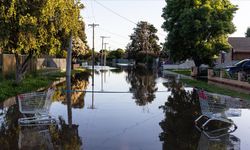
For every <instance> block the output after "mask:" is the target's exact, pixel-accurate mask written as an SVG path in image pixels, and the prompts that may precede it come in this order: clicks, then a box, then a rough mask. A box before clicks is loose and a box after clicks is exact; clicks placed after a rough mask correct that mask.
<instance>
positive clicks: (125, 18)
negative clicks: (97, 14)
mask: <svg viewBox="0 0 250 150" xmlns="http://www.w3.org/2000/svg"><path fill="white" fill-rule="evenodd" d="M93 1H95V2H96V3H97V4H99V5H100V6H102V7H103V8H105V9H106V10H108V11H110V12H112V13H113V14H115V15H117V16H119V17H121V18H123V19H124V20H126V21H128V22H130V23H132V24H135V25H137V23H135V22H134V21H132V20H130V19H129V18H127V17H124V16H122V15H120V14H119V13H117V12H115V11H114V10H112V9H110V8H108V7H107V6H105V5H103V4H102V3H100V2H99V1H97V0H93ZM156 34H158V35H160V36H164V37H166V36H167V35H164V34H162V33H156Z"/></svg>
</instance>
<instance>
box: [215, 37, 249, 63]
mask: <svg viewBox="0 0 250 150" xmlns="http://www.w3.org/2000/svg"><path fill="white" fill-rule="evenodd" d="M228 42H229V44H230V45H231V49H230V50H229V51H228V52H224V51H221V53H220V56H219V58H218V60H217V63H218V64H232V63H233V62H235V61H239V60H242V59H246V58H250V38H249V37H229V38H228Z"/></svg>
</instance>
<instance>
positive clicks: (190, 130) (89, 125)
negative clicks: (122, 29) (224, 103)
mask: <svg viewBox="0 0 250 150" xmlns="http://www.w3.org/2000/svg"><path fill="white" fill-rule="evenodd" d="M91 81H92V80H91V75H90V73H81V74H76V75H75V76H73V77H72V80H71V90H72V93H71V96H70V98H71V107H67V98H66V94H65V91H66V86H67V85H66V82H62V83H60V84H58V85H57V86H56V91H55V94H54V96H53V102H52V105H51V108H50V113H51V115H52V116H54V117H55V118H56V119H57V120H58V124H57V125H53V126H42V127H41V126H36V127H19V126H18V123H17V120H18V118H19V117H21V116H22V115H21V114H20V113H19V111H18V105H17V103H16V100H15V98H12V99H9V100H6V101H5V102H4V103H3V104H2V105H1V112H2V113H1V123H2V126H1V131H0V143H1V145H2V146H3V149H18V147H19V148H21V149H27V148H31V147H32V148H34V147H37V146H38V147H41V148H45V149H84V150H100V149H105V150H106V149H107V150H160V149H163V150H167V149H178V150H188V149H190V150H193V149H222V150H223V149H225V150H226V149H242V150H245V149H248V148H249V147H250V140H249V138H248V136H249V135H250V124H249V123H248V121H249V120H250V110H249V108H250V107H249V106H250V105H249V102H248V101H236V100H232V101H233V102H232V107H233V104H235V103H237V109H238V110H241V114H240V116H237V117H236V116H235V117H231V118H230V119H232V120H233V121H234V122H235V124H236V125H237V126H238V128H237V129H236V131H234V132H233V133H231V134H229V135H226V136H224V137H223V138H221V139H220V140H212V141H211V140H209V139H208V138H207V137H205V136H204V135H203V134H201V133H200V132H199V131H198V130H197V129H196V128H195V126H194V120H195V119H196V118H197V117H198V116H199V115H200V113H201V111H200V105H199V100H198V97H197V93H196V92H195V91H193V90H192V88H188V87H185V89H184V88H183V86H182V83H179V82H176V77H175V76H172V75H167V74H157V73H155V72H153V71H149V70H145V69H143V68H141V69H137V70H133V69H124V70H121V69H114V70H104V71H102V70H96V71H95V83H94V91H96V92H94V93H92V92H91V91H92V83H91ZM83 91H87V92H83ZM235 101H236V102H235ZM41 133H42V134H41ZM33 146H34V147H33Z"/></svg>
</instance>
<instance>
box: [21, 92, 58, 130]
mask: <svg viewBox="0 0 250 150" xmlns="http://www.w3.org/2000/svg"><path fill="white" fill-rule="evenodd" d="M53 94H54V90H53V89H49V90H48V91H45V92H32V93H25V94H20V95H18V104H19V111H20V112H21V113H22V114H23V116H24V117H23V118H19V119H18V124H19V125H21V126H33V125H39V124H41V125H50V124H55V123H56V119H55V118H53V117H52V116H50V114H49V110H50V106H51V103H52V96H53Z"/></svg>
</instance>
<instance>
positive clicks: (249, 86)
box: [208, 69, 250, 90]
mask: <svg viewBox="0 0 250 150" xmlns="http://www.w3.org/2000/svg"><path fill="white" fill-rule="evenodd" d="M249 79H250V77H249V76H248V75H246V74H245V73H243V72H238V73H237V74H235V75H234V76H232V77H229V76H228V74H227V73H226V72H225V70H213V69H208V81H212V82H215V83H220V84H225V85H229V86H232V87H236V88H241V89H246V90H250V83H249V81H250V80H249Z"/></svg>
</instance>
